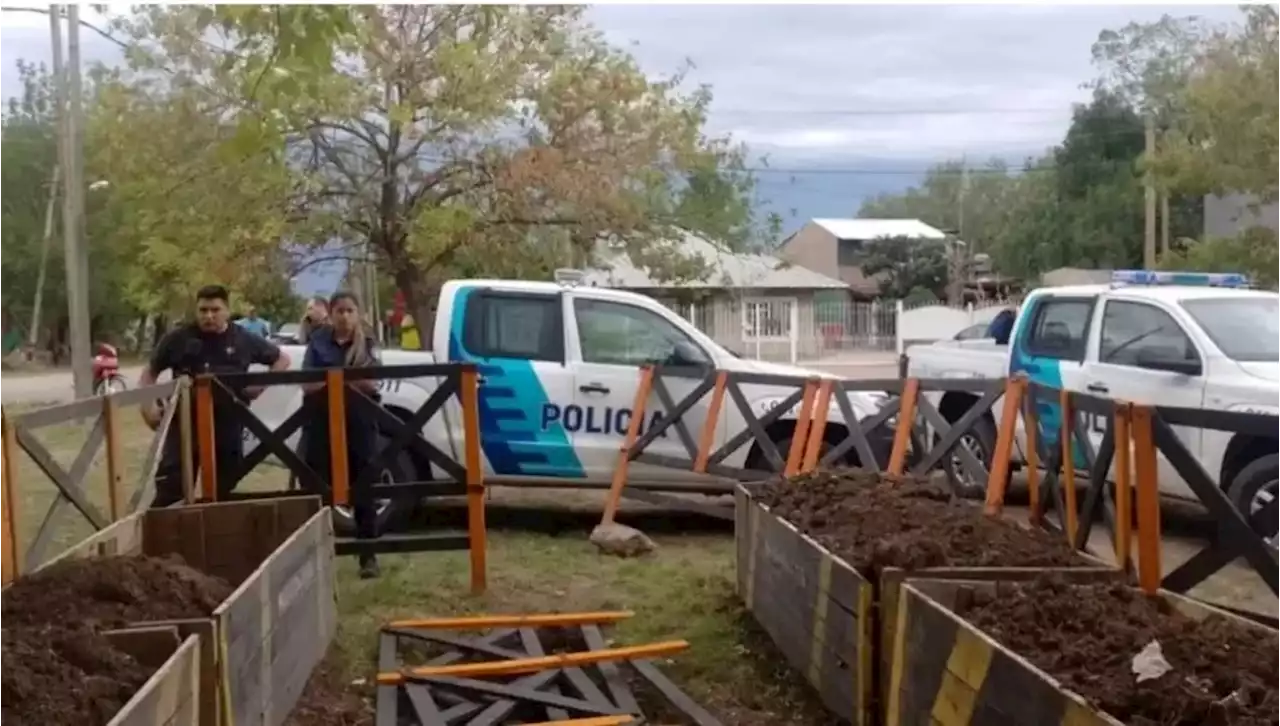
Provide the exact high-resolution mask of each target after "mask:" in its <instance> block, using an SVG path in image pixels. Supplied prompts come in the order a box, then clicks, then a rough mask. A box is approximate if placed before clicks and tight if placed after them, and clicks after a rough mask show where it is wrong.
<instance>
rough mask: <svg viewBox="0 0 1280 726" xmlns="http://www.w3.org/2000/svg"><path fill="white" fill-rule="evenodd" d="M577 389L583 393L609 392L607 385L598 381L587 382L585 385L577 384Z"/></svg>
mask: <svg viewBox="0 0 1280 726" xmlns="http://www.w3.org/2000/svg"><path fill="white" fill-rule="evenodd" d="M578 390H579V391H582V392H583V393H608V392H609V389H608V387H606V386H602V385H600V384H599V383H587V384H585V385H582V386H578Z"/></svg>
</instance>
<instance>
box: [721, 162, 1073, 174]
mask: <svg viewBox="0 0 1280 726" xmlns="http://www.w3.org/2000/svg"><path fill="white" fill-rule="evenodd" d="M743 171H748V172H751V173H753V174H789V175H792V176H802V175H803V176H810V175H815V174H820V175H829V176H874V175H889V176H894V175H899V176H920V175H934V176H961V175H963V174H968V175H970V176H973V175H974V174H999V175H1002V176H1011V177H1012V176H1021V175H1022V174H1028V173H1038V172H1052V171H1057V166H1056V165H1052V164H1048V165H1044V166H1034V167H1030V168H1023V167H1009V168H1008V169H991V168H972V167H971V168H969V169H968V170H963V169H940V168H937V167H933V168H928V169H842V168H835V167H814V168H810V169H775V168H773V167H768V166H752V167H746V168H744V169H743Z"/></svg>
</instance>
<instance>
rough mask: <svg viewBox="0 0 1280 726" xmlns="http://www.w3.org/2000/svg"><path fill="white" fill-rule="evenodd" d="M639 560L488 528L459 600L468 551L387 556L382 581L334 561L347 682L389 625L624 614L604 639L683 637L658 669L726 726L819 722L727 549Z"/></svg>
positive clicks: (700, 541)
mask: <svg viewBox="0 0 1280 726" xmlns="http://www.w3.org/2000/svg"><path fill="white" fill-rule="evenodd" d="M657 541H658V545H659V548H658V550H657V551H656V552H654V553H652V554H651V555H649V556H646V557H642V558H636V559H617V558H613V557H609V556H605V555H601V554H598V553H597V552H596V549H595V547H594V546H593V545H591V544H590V543H589V542H588V541H587V538H586V535H585V533H584V534H582V535H568V536H564V537H548V536H545V535H531V534H519V533H510V532H493V533H492V534H491V536H490V550H489V573H488V575H489V577H488V591H487V593H486V594H485V595H483V596H481V597H472V596H470V595H469V594H468V592H469V582H470V580H469V567H468V559H467V553H465V552H456V553H426V554H418V555H397V556H386V557H383V558H382V559H381V562H382V566H383V574H382V577H381V578H379V579H377V580H359V579H358V578H357V577H356V575H355V563H354V561H353V560H352V559H351V558H343V561H342V562H341V563H340V565H339V573H340V575H339V589H340V592H339V605H340V612H341V613H342V615H341V621H340V625H339V632H338V639H337V646H338V647H337V651H338V652H339V653H341V654H343V656H344V659H343V661H344V662H343V664H342V665H343V670H344V678H345V679H346V681H347V682H350V681H354V680H357V679H361V678H366V679H367V678H368V677H369V676H370V675H371V674H372V673H373V672H374V670H375V668H374V665H375V658H376V647H377V641H378V639H377V632H378V629H379V627H380V626H381V625H382V624H383V623H385V622H387V621H389V620H393V619H397V618H410V617H439V616H449V615H465V614H477V613H548V612H573V611H594V610H631V611H633V612H635V617H634V618H632V619H630V620H627V621H624V622H622V623H620V624H619V625H618V626H617V627H616V628H614V629H613V630H612V632H611V634H610V635H611V639H612V641H613V642H614V643H616V644H620V645H621V644H639V643H649V642H655V641H661V640H672V639H684V640H687V641H689V644H690V648H689V649H688V650H687V651H685V652H683V653H681V654H679V655H676V656H674V657H672V658H669V659H662V660H660V661H659V665H660V666H661V667H662V669H663V670H664V672H666V673H667V674H668V675H669V676H670V677H671V678H672V679H673V680H675V681H676V682H677V683H678V684H680V686H681V688H683V689H684V690H685V692H686V693H688V694H689V695H690V696H692V697H693V698H694V699H696V700H698V701H699V702H700V703H703V704H704V705H706V706H707V707H709V708H711V709H712V710H714V711H716V712H718V713H719V714H720V715H721V717H722V718H724V720H725V723H730V724H741V725H744V726H746V725H750V724H761V725H764V724H769V725H771V726H788V725H790V724H796V725H799V724H813V723H823V722H824V718H823V716H822V711H821V707H820V706H817V705H816V704H815V703H814V701H813V699H812V697H811V696H810V695H809V694H808V692H807V691H806V690H805V688H804V687H802V686H801V685H800V684H799V682H798V681H797V680H796V679H795V678H794V677H793V676H792V675H791V674H790V673H788V672H787V670H786V668H785V666H783V665H781V657H780V656H778V655H777V654H776V653H775V652H774V651H773V649H772V646H771V645H769V644H768V643H767V640H766V639H765V638H764V636H763V635H762V634H761V633H760V632H759V631H758V630H756V629H755V628H754V627H752V626H751V625H750V624H749V619H748V618H747V617H746V615H745V613H744V612H743V611H742V610H741V606H740V604H739V601H738V599H737V597H736V596H735V594H734V592H733V578H734V574H733V573H734V571H733V566H734V565H733V558H734V552H733V541H732V539H730V538H728V537H725V536H723V535H720V536H711V535H689V536H673V537H660V538H657Z"/></svg>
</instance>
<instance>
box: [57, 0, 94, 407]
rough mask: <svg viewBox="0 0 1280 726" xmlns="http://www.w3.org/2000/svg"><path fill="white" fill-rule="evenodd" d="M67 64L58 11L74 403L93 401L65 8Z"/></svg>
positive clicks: (76, 12)
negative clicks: (76, 401)
mask: <svg viewBox="0 0 1280 726" xmlns="http://www.w3.org/2000/svg"><path fill="white" fill-rule="evenodd" d="M66 12H67V63H66V68H65V69H63V68H62V21H61V18H62V8H61V6H58V5H51V6H50V7H49V18H50V21H49V22H50V29H51V32H52V36H53V63H54V75H55V79H56V81H57V88H58V94H57V97H58V117H59V123H58V130H59V139H58V156H59V160H60V162H61V166H62V167H63V169H64V170H65V174H64V176H65V179H64V181H65V184H64V193H63V199H62V234H63V245H64V248H65V251H66V255H65V256H66V264H67V316H68V318H70V323H71V325H70V328H71V331H70V332H71V341H70V343H71V376H72V380H73V381H74V386H75V396H76V398H77V399H81V398H89V397H90V396H92V395H93V372H92V370H91V367H92V365H93V363H92V359H93V356H92V355H91V352H92V351H91V350H90V348H91V346H92V341H91V340H90V331H89V260H88V255H87V254H86V250H85V246H84V145H83V143H82V139H83V137H82V128H81V127H82V126H83V112H84V109H83V105H82V103H81V86H80V8H79V7H77V6H76V5H68V6H67V11H66Z"/></svg>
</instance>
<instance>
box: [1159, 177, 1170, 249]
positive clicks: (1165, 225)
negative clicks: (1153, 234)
mask: <svg viewBox="0 0 1280 726" xmlns="http://www.w3.org/2000/svg"><path fill="white" fill-rule="evenodd" d="M1168 254H1169V192H1163V191H1162V192H1160V259H1162V260H1163V259H1164V258H1165V256H1166V255H1168Z"/></svg>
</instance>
